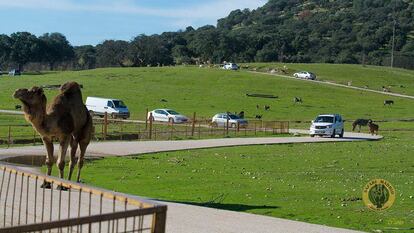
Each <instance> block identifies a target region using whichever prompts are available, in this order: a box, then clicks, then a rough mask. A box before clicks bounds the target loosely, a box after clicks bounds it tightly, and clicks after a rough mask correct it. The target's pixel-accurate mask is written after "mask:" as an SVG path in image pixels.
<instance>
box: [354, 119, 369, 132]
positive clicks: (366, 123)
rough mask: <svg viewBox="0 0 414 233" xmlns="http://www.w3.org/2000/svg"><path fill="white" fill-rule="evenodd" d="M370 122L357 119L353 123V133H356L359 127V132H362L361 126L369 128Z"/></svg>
mask: <svg viewBox="0 0 414 233" xmlns="http://www.w3.org/2000/svg"><path fill="white" fill-rule="evenodd" d="M369 121H370V119H369V120H367V119H356V120H355V121H354V122H353V123H352V131H354V130H355V128H356V127H357V126H359V130H358V132H361V126H367V125H368V122H369Z"/></svg>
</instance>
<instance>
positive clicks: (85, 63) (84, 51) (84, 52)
mask: <svg viewBox="0 0 414 233" xmlns="http://www.w3.org/2000/svg"><path fill="white" fill-rule="evenodd" d="M75 56H76V66H77V67H78V68H80V69H93V68H95V67H96V50H95V48H94V47H93V46H92V45H84V46H78V47H75Z"/></svg>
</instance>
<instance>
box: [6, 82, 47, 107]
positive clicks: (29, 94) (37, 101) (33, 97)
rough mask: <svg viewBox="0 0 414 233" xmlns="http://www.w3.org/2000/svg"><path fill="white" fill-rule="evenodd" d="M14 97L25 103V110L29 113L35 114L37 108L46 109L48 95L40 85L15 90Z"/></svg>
mask: <svg viewBox="0 0 414 233" xmlns="http://www.w3.org/2000/svg"><path fill="white" fill-rule="evenodd" d="M13 97H14V98H15V99H19V100H20V101H21V102H22V103H23V110H24V112H26V113H27V114H34V112H33V111H34V110H35V109H40V110H41V111H45V109H46V102H47V99H46V96H45V94H44V93H43V89H42V88H40V87H32V88H31V89H18V90H16V91H15V92H14V94H13Z"/></svg>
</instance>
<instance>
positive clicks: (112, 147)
mask: <svg viewBox="0 0 414 233" xmlns="http://www.w3.org/2000/svg"><path fill="white" fill-rule="evenodd" d="M291 132H297V133H306V132H307V131H306V130H294V129H292V130H291ZM379 139H381V136H372V135H369V134H362V133H347V132H346V133H345V135H344V138H320V137H315V138H311V137H259V138H221V139H205V140H181V141H110V142H94V143H91V144H90V145H89V147H88V150H87V156H89V157H102V156H127V155H138V154H147V153H156V152H166V151H177V150H189V149H201V148H216V147H229V146H247V145H269V144H291V143H323V142H350V141H362V140H379ZM57 152H58V146H57V145H55V153H57ZM22 155H39V156H44V155H45V149H44V147H43V146H42V145H39V146H26V147H11V148H8V149H0V159H1V158H8V157H16V156H22Z"/></svg>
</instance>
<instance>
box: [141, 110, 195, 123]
mask: <svg viewBox="0 0 414 233" xmlns="http://www.w3.org/2000/svg"><path fill="white" fill-rule="evenodd" d="M151 114H152V120H153V121H162V122H170V123H185V122H187V121H188V117H186V116H184V115H181V114H180V113H178V112H176V111H174V110H172V109H155V110H152V111H151V112H149V113H148V116H147V117H148V119H149V118H150V115H151Z"/></svg>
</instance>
